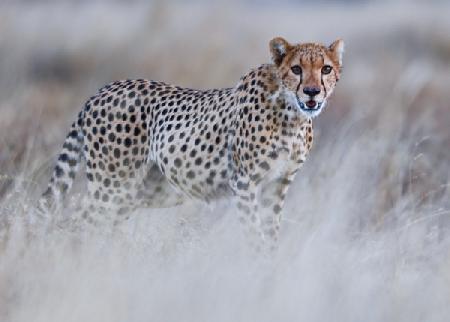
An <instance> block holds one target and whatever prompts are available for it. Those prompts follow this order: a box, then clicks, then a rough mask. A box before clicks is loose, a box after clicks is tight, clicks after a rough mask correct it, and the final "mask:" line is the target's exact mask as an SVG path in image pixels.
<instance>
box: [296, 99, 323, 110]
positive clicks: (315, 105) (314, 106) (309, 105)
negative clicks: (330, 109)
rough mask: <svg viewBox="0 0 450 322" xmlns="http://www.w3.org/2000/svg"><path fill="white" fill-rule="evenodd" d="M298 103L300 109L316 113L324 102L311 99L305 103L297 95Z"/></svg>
mask: <svg viewBox="0 0 450 322" xmlns="http://www.w3.org/2000/svg"><path fill="white" fill-rule="evenodd" d="M297 103H298V106H299V107H300V109H301V110H302V111H304V112H306V113H311V114H314V113H315V112H317V111H318V110H320V108H321V107H322V102H317V101H315V100H309V101H306V102H305V103H303V102H302V101H301V100H300V99H299V98H298V96H297Z"/></svg>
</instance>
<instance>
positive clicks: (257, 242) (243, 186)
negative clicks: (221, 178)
mask: <svg viewBox="0 0 450 322" xmlns="http://www.w3.org/2000/svg"><path fill="white" fill-rule="evenodd" d="M232 186H233V188H234V190H235V192H236V195H237V198H238V199H237V208H238V210H239V222H240V223H241V225H242V227H243V231H244V233H245V234H246V237H247V239H248V241H249V243H250V247H251V248H252V249H254V250H256V251H257V252H261V251H263V250H264V249H265V248H266V245H265V238H264V233H263V231H262V225H261V224H262V222H261V217H260V216H259V213H258V210H259V207H258V202H257V199H256V191H257V185H256V184H255V182H253V181H252V180H250V179H249V178H239V179H238V178H235V179H234V180H233V181H232Z"/></svg>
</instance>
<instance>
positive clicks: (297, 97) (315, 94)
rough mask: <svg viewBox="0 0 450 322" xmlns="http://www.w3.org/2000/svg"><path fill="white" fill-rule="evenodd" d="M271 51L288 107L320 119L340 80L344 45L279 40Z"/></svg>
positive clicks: (340, 43) (336, 42)
mask: <svg viewBox="0 0 450 322" xmlns="http://www.w3.org/2000/svg"><path fill="white" fill-rule="evenodd" d="M270 51H271V53H272V58H273V61H274V63H275V65H276V66H277V68H278V75H279V77H280V78H281V83H282V86H283V87H284V89H285V94H286V98H287V100H288V101H289V103H290V104H292V105H293V106H296V107H297V108H298V110H299V111H300V112H302V113H303V114H304V115H305V116H307V117H315V116H317V115H319V114H320V112H321V111H322V109H323V108H324V107H325V105H326V103H327V99H328V98H329V97H330V95H331V93H332V92H333V90H334V87H335V86H336V82H337V81H338V80H339V76H340V70H341V66H342V54H343V52H344V42H343V41H342V40H336V41H335V42H334V43H332V44H331V45H330V46H329V47H326V46H323V45H320V44H315V43H305V44H297V45H291V44H289V43H288V42H287V41H286V40H284V39H283V38H280V37H278V38H274V39H272V41H271V42H270Z"/></svg>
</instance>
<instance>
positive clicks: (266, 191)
mask: <svg viewBox="0 0 450 322" xmlns="http://www.w3.org/2000/svg"><path fill="white" fill-rule="evenodd" d="M296 172H297V169H295V170H292V171H289V172H286V173H285V174H284V175H282V176H280V177H279V178H277V179H276V180H273V181H270V182H267V183H265V184H262V187H261V192H260V198H259V199H260V200H259V204H260V205H261V216H262V224H261V225H262V230H263V233H264V236H265V239H266V241H267V243H268V247H269V248H270V250H272V251H273V250H275V249H276V247H277V246H278V238H279V234H280V228H281V213H282V210H283V206H284V201H285V198H286V194H287V191H288V189H289V186H290V185H291V183H292V181H293V180H294V177H295V174H296Z"/></svg>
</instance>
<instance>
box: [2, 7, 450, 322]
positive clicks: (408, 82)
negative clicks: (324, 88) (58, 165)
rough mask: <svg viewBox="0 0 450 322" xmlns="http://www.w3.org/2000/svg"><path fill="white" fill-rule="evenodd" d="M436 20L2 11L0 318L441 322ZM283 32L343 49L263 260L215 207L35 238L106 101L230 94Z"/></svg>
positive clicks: (285, 12)
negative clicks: (96, 100) (99, 96)
mask: <svg viewBox="0 0 450 322" xmlns="http://www.w3.org/2000/svg"><path fill="white" fill-rule="evenodd" d="M448 12H450V5H448V4H446V3H445V2H439V1H430V2H427V3H425V2H420V1H417V2H415V1H398V2H388V1H386V2H370V1H369V2H364V3H355V2H349V3H348V4H346V3H344V2H336V3H328V2H320V4H313V3H311V2H307V3H303V4H301V3H300V4H295V3H293V2H288V1H287V2H280V3H278V4H275V3H271V2H264V4H258V2H253V1H249V2H245V3H238V2H220V1H213V2H204V1H194V2H192V3H189V4H187V3H185V2H179V1H152V2H149V3H145V4H144V3H143V2H131V3H130V4H128V5H125V4H121V3H120V2H110V3H109V4H108V3H106V2H102V1H98V2H93V3H90V2H82V3H81V4H72V3H70V2H63V3H57V2H45V3H34V2H23V3H22V2H19V3H13V2H11V3H8V2H7V3H4V4H0V321H5V322H9V321H14V322H16V321H46V322H47V321H96V322H98V321H346V322H348V321H383V322H386V321H395V322H400V321H408V322H411V321H427V322H430V321H433V322H437V321H448V316H450V307H449V305H448V303H449V300H450V237H449V234H450V188H449V180H450V179H449V176H450V170H449V169H450V91H449V84H450V33H449V31H450V20H448V17H447V16H448ZM278 35H281V36H284V37H286V38H287V39H289V40H291V41H292V42H296V41H299V42H301V41H320V42H325V43H331V42H332V41H333V40H334V39H335V38H338V37H342V38H343V39H344V40H345V42H346V53H345V56H344V70H343V73H342V81H341V82H340V83H339V84H338V87H337V89H336V93H335V95H334V97H333V98H332V100H331V102H330V104H329V106H328V108H327V110H326V111H325V112H324V113H323V114H322V115H320V117H319V118H318V119H317V120H316V121H315V131H316V133H317V136H316V138H315V146H314V147H313V150H312V153H311V155H310V158H309V159H308V160H307V162H306V164H305V166H304V167H303V169H302V170H301V171H300V173H299V174H298V176H297V178H296V180H295V183H294V186H293V188H292V189H291V190H290V191H289V194H288V199H287V205H286V209H285V211H284V222H283V226H282V237H281V243H280V249H279V252H278V253H277V254H276V255H274V257H273V258H272V259H271V260H269V261H266V262H264V263H261V262H260V261H258V260H256V259H255V258H254V257H252V256H247V255H248V254H247V252H246V251H245V250H244V249H243V247H242V245H243V243H244V242H243V240H242V239H243V238H242V236H241V235H240V234H241V232H240V230H239V227H238V225H237V223H236V222H235V221H236V218H235V216H234V209H232V208H230V207H227V202H226V201H224V202H219V203H218V204H217V205H215V206H213V207H203V206H201V205H198V204H196V203H192V204H189V205H187V206H182V207H178V208H175V209H168V210H148V211H141V212H138V213H136V215H135V216H134V217H133V218H132V219H131V220H130V221H129V222H127V223H125V224H124V225H123V227H121V231H120V232H114V233H111V232H109V231H108V230H106V229H105V230H101V229H100V230H91V229H87V230H86V231H83V232H79V231H78V232H72V231H71V230H70V227H69V229H61V230H56V231H51V232H48V231H45V230H43V229H41V227H38V226H36V225H34V224H33V223H34V222H35V218H34V216H35V215H34V213H33V207H34V204H35V200H36V198H37V197H38V195H39V193H41V192H42V191H43V189H44V187H45V185H46V183H47V180H48V178H49V175H50V171H51V167H52V165H53V162H54V161H55V156H56V154H57V152H58V150H59V148H60V146H61V144H62V140H63V138H64V136H65V134H66V131H67V130H68V128H69V125H70V124H71V122H73V120H74V119H75V116H76V114H77V113H78V111H79V109H80V108H81V106H82V105H83V103H84V101H85V99H86V98H88V97H89V96H90V95H92V94H94V93H95V91H96V90H97V89H98V88H100V87H101V86H103V85H104V84H106V83H108V82H110V81H113V80H116V79H123V78H141V77H142V78H149V79H155V80H163V81H166V82H168V83H174V84H177V85H181V86H186V87H193V88H213V87H228V86H233V85H234V84H235V83H236V82H237V81H238V79H239V77H240V76H241V75H242V74H244V73H245V72H246V71H247V70H248V69H250V68H252V67H255V66H257V65H259V64H261V63H265V62H268V61H269V51H268V41H269V40H270V39H271V38H272V37H274V36H278ZM81 173H82V171H81ZM79 177H80V180H79V182H77V187H76V189H75V191H74V194H73V196H75V197H76V196H77V195H78V194H79V193H80V192H81V191H83V183H84V182H83V178H82V175H79ZM75 197H74V198H73V200H72V203H76V202H77V199H76V198H75ZM69 211H70V210H69ZM62 215H63V214H61V216H62Z"/></svg>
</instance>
